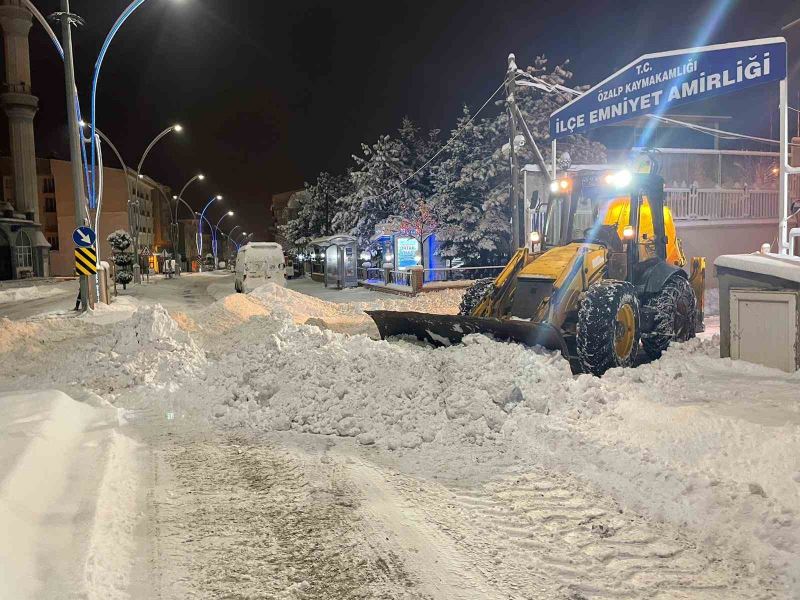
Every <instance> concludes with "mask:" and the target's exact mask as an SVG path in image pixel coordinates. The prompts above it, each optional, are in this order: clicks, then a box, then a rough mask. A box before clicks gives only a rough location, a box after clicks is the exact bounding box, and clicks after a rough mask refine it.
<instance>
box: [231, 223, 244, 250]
mask: <svg viewBox="0 0 800 600" xmlns="http://www.w3.org/2000/svg"><path fill="white" fill-rule="evenodd" d="M241 228H242V226H241V225H236V226H235V227H234V228H233V229H231V230H230V231H229V232H228V241H229V242H230V243H231V244H233V245H234V247H235V248H236V250H237V251H238V250H239V245H238V244H237V243H236V240H235V239H233V232H234V231H236V230H237V229H241Z"/></svg>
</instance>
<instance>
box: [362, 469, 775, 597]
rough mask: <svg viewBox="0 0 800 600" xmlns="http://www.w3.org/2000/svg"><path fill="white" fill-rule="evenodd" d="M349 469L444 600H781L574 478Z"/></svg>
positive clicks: (369, 505)
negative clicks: (460, 481)
mask: <svg viewBox="0 0 800 600" xmlns="http://www.w3.org/2000/svg"><path fill="white" fill-rule="evenodd" d="M350 472H351V474H352V476H353V478H354V480H355V481H358V482H360V483H361V485H362V494H363V495H364V501H363V504H362V506H363V507H364V508H365V509H366V510H368V511H369V512H370V513H371V514H372V515H373V516H374V517H375V518H377V519H380V520H381V522H382V523H383V524H384V525H385V526H386V527H387V528H389V529H392V530H393V533H394V535H395V537H396V538H397V540H398V543H399V544H400V545H405V546H407V547H410V548H413V547H415V545H416V546H418V552H419V555H418V560H417V561H416V563H417V565H415V566H418V567H419V568H420V569H421V570H422V572H417V574H418V576H419V577H420V579H421V580H422V582H423V583H424V582H426V581H427V582H428V583H429V584H431V583H432V584H433V588H434V590H436V591H439V592H442V593H441V594H436V593H434V594H433V595H434V597H441V598H520V599H522V598H525V599H530V600H539V599H542V600H544V599H547V600H551V599H564V600H590V599H591V600H596V599H620V598H658V599H667V598H669V599H671V600H672V599H697V600H700V599H703V600H723V599H724V600H732V599H735V598H748V599H750V598H773V597H775V596H774V595H773V593H772V592H770V590H769V589H768V588H767V587H765V586H764V585H763V584H761V583H760V582H759V581H758V579H757V578H756V577H753V576H751V575H749V573H748V570H747V566H746V564H745V563H744V562H743V561H739V560H737V558H735V557H734V558H731V557H730V553H729V552H726V551H725V550H719V552H718V553H717V552H716V551H715V549H712V548H707V547H704V546H702V545H701V544H700V543H699V541H698V540H694V539H692V538H691V536H690V534H688V533H686V532H685V531H680V530H677V529H676V528H673V527H670V526H667V525H664V524H660V523H653V522H648V521H646V520H645V519H644V518H642V517H640V516H638V515H635V514H630V513H623V512H622V511H621V510H620V508H619V507H618V505H617V504H616V503H615V502H614V501H613V500H611V499H610V498H608V497H605V496H602V495H600V494H597V493H594V492H593V491H591V490H588V489H586V487H585V486H583V485H581V484H580V483H579V482H577V481H576V480H575V479H574V478H571V477H569V476H565V475H560V474H555V473H551V472H547V471H544V470H539V471H536V472H533V473H529V474H526V475H523V476H515V477H506V478H503V479H499V480H497V481H493V482H490V483H487V484H485V485H482V486H479V487H475V488H462V487H455V486H450V487H448V486H445V485H441V484H439V483H434V482H429V481H424V480H421V479H417V478H413V477H410V476H407V475H401V474H397V473H391V472H389V471H386V470H380V472H379V471H378V468H377V467H374V466H368V465H366V464H364V463H363V462H361V463H359V462H358V461H356V462H355V466H351V467H350ZM437 560H438V562H437ZM409 564H410V566H411V565H412V564H413V563H409ZM415 572H416V571H415ZM437 578H438V580H437ZM437 584H438V588H437ZM454 585H455V586H456V592H455V593H454V592H453V590H451V589H450V588H451V587H452V586H454Z"/></svg>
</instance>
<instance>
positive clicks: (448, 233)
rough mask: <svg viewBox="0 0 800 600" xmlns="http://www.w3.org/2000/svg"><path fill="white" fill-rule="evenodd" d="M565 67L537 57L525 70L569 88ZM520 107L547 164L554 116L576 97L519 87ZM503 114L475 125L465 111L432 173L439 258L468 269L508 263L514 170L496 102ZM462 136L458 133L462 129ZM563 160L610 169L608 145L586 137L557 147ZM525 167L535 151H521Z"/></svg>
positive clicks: (567, 140) (505, 127)
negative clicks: (505, 149) (459, 261)
mask: <svg viewBox="0 0 800 600" xmlns="http://www.w3.org/2000/svg"><path fill="white" fill-rule="evenodd" d="M566 65H567V63H564V64H560V65H557V66H555V67H554V68H552V69H549V67H548V61H547V59H546V58H545V57H537V58H536V60H535V62H534V64H533V66H531V67H529V68H528V69H527V71H528V72H529V73H531V74H534V75H536V76H537V77H539V78H541V79H542V80H544V81H546V82H548V83H550V84H559V85H564V86H568V85H569V79H571V77H572V73H571V72H570V71H569V70H567V68H566ZM516 99H517V104H518V106H519V107H520V110H521V111H522V113H523V115H524V117H525V122H526V124H527V125H528V128H529V129H530V131H531V135H532V136H533V138H534V140H535V141H536V143H537V145H538V146H539V149H540V150H541V152H542V154H544V156H545V159H546V160H549V157H550V134H549V128H548V123H549V118H550V114H551V113H552V112H553V111H554V110H556V109H557V108H558V107H559V106H561V105H563V104H565V103H566V102H568V101H569V100H570V99H571V98H570V97H569V96H567V95H566V93H563V94H562V93H558V94H556V93H550V92H543V91H541V90H537V89H534V88H528V87H519V88H517V93H516ZM495 106H496V107H497V112H496V114H495V115H494V116H490V117H486V118H483V119H480V120H476V121H474V122H472V123H469V116H470V113H469V111H468V110H467V109H466V108H465V109H464V113H463V114H462V116H461V118H460V119H459V121H458V124H457V126H456V128H455V129H454V130H453V131H452V132H451V134H450V137H451V143H450V145H449V146H448V148H447V150H446V151H445V152H444V153H443V157H442V158H440V160H438V161H437V163H436V164H435V165H434V166H433V177H434V183H435V195H434V202H433V205H434V211H435V213H436V215H437V217H438V218H439V220H440V222H441V228H440V231H439V234H438V237H439V240H440V242H441V252H442V254H443V255H444V256H446V257H448V258H451V259H452V258H460V259H462V260H464V261H466V262H467V263H469V264H489V263H494V264H502V263H503V262H505V260H507V259H508V257H509V256H510V254H511V252H510V251H511V248H510V238H511V232H510V223H509V222H510V218H511V214H510V210H509V201H508V199H509V194H510V165H509V159H508V156H507V155H506V154H504V153H503V152H502V148H503V145H504V144H506V143H508V141H509V140H508V135H509V126H508V112H507V111H506V110H505V101H504V100H499V101H497V102H496V103H495ZM462 128H463V130H462V131H461V132H460V133H458V132H459V129H462ZM558 152H559V156H560V155H561V153H562V152H567V153H569V154H570V156H571V160H572V162H573V163H605V162H606V150H605V147H604V146H603V145H602V144H599V143H597V142H592V141H590V140H588V139H587V138H586V137H585V136H582V135H574V136H569V137H567V138H564V139H563V140H559V144H558ZM519 162H520V165H524V164H526V163H529V162H534V157H533V152H532V148H529V147H528V146H527V145H526V146H524V147H523V149H522V151H521V156H520V157H519Z"/></svg>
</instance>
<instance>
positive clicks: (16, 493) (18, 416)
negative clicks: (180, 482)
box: [0, 391, 139, 599]
mask: <svg viewBox="0 0 800 600" xmlns="http://www.w3.org/2000/svg"><path fill="white" fill-rule="evenodd" d="M117 415H118V411H117V410H116V409H115V408H113V407H110V406H109V407H92V406H88V405H87V404H84V403H80V402H76V401H75V400H73V399H72V398H70V397H69V396H67V395H66V394H64V393H62V392H58V391H42V392H34V393H16V394H5V395H0V482H1V483H0V531H2V532H3V535H1V536H0V597H2V598H19V599H24V598H59V597H66V596H70V597H72V596H74V597H88V598H106V599H111V598H124V597H127V592H126V590H127V586H128V583H129V574H130V565H131V563H132V558H133V546H134V541H133V527H134V524H135V522H136V520H137V518H136V513H137V510H136V508H137V507H136V502H137V497H136V485H137V484H136V479H137V476H138V472H139V467H138V465H137V464H136V462H137V447H136V444H135V443H134V442H133V441H132V440H131V439H129V438H128V437H126V436H125V435H124V434H122V433H121V432H120V431H119V428H118V418H117Z"/></svg>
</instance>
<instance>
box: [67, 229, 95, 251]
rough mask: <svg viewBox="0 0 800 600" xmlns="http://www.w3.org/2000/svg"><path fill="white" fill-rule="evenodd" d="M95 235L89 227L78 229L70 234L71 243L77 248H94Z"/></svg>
mask: <svg viewBox="0 0 800 600" xmlns="http://www.w3.org/2000/svg"><path fill="white" fill-rule="evenodd" d="M96 239H97V235H96V234H95V232H94V229H92V228H91V227H78V228H77V229H76V230H75V231H73V232H72V241H73V242H75V245H76V246H77V247H78V248H89V247H90V246H94V242H95V240H96Z"/></svg>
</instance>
